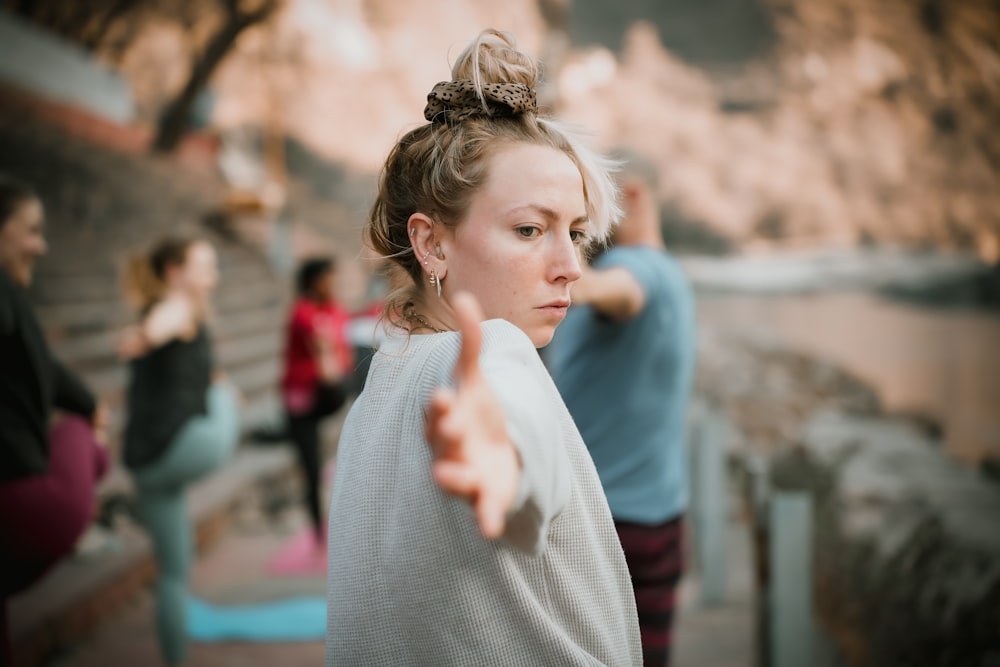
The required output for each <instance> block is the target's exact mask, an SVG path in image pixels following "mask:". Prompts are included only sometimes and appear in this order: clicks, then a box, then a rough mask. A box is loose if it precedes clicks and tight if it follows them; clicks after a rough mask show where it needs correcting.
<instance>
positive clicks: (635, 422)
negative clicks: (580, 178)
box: [545, 149, 695, 665]
mask: <svg viewBox="0 0 1000 667" xmlns="http://www.w3.org/2000/svg"><path fill="white" fill-rule="evenodd" d="M613 157H615V158H616V159H618V160H620V161H621V162H622V168H621V171H620V172H619V174H618V180H619V183H620V185H621V189H622V198H623V199H622V206H623V208H624V213H625V216H624V219H623V220H622V223H621V225H620V227H619V228H618V229H617V230H616V231H615V234H614V237H613V239H612V247H611V248H610V249H609V250H607V251H606V252H604V253H603V254H602V255H600V256H599V257H598V258H597V259H596V260H595V261H594V262H593V265H592V267H591V270H585V271H584V273H583V276H582V277H581V278H580V280H579V281H578V282H577V283H576V284H575V285H574V286H573V292H572V296H573V306H574V307H573V308H571V309H570V312H569V314H568V315H567V317H566V320H565V321H564V322H563V324H562V326H561V327H559V329H558V330H557V331H556V334H555V338H554V339H553V341H552V343H551V344H550V345H549V347H548V348H547V349H546V350H545V358H546V362H547V364H548V366H549V369H550V371H551V373H552V376H553V378H554V379H555V382H556V385H557V386H558V388H559V391H560V393H561V394H562V397H563V399H564V400H565V402H566V405H567V406H568V407H569V410H570V413H571V414H572V415H573V419H574V420H575V421H576V424H577V426H578V427H579V429H580V433H581V435H582V436H583V440H584V443H586V445H587V448H588V450H589V451H590V453H591V455H592V456H593V459H594V464H595V465H596V467H597V471H598V474H599V475H600V478H601V483H602V485H603V487H604V491H605V493H606V494H607V498H608V504H609V506H610V507H611V513H612V515H613V517H614V520H615V527H616V529H617V531H618V536H619V539H620V540H621V543H622V548H623V550H624V551H625V558H626V560H627V562H628V566H629V571H630V574H631V577H632V586H633V588H634V590H635V598H636V606H637V607H638V612H639V626H640V630H641V633H642V644H643V658H644V662H645V664H646V665H653V664H655V665H666V664H668V662H669V658H670V647H671V643H672V642H671V626H672V622H673V609H674V603H675V598H676V589H677V583H678V581H679V579H680V576H681V573H682V571H683V562H684V561H683V557H682V556H683V554H682V539H681V537H682V532H683V525H682V521H683V516H684V512H685V510H686V508H687V503H688V479H687V471H688V466H687V455H686V443H685V440H686V415H687V407H688V398H689V395H690V391H691V382H692V374H693V370H694V364H695V305H694V296H693V293H692V290H691V287H690V284H689V282H688V279H687V277H686V276H685V274H684V272H683V270H682V269H681V267H680V265H679V264H678V263H677V261H676V260H675V259H674V258H673V257H671V256H670V254H669V253H668V252H667V249H666V246H665V244H664V242H663V236H662V233H661V230H660V217H659V206H658V203H657V198H656V191H657V187H658V173H657V170H656V168H655V166H654V165H653V164H652V163H651V162H650V161H649V160H648V159H646V158H645V157H643V156H641V155H639V154H637V153H635V152H634V151H631V150H629V149H619V150H616V151H615V152H614V153H613Z"/></svg>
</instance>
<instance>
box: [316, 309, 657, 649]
mask: <svg viewBox="0 0 1000 667" xmlns="http://www.w3.org/2000/svg"><path fill="white" fill-rule="evenodd" d="M482 326H483V351H482V354H481V356H480V366H481V368H482V370H483V373H484V376H485V377H486V379H487V381H488V382H489V384H490V386H491V387H492V388H493V390H494V391H495V392H496V393H497V395H498V396H499V398H500V400H501V402H502V403H503V405H504V409H505V412H506V416H507V428H508V433H509V435H510V436H511V439H512V440H513V442H514V444H515V445H516V446H517V448H518V450H519V452H520V455H521V460H522V464H523V471H522V476H521V488H520V491H519V495H518V500H517V503H516V505H515V509H514V511H513V512H512V514H511V516H510V517H509V518H508V524H507V530H506V533H505V534H504V537H503V538H502V539H500V540H496V541H493V542H490V541H487V540H484V539H483V538H482V537H481V536H480V534H479V530H478V528H477V526H476V522H475V519H474V517H473V514H472V511H471V509H470V508H469V506H468V505H467V504H466V503H465V502H464V501H461V500H458V499H455V498H452V497H450V496H448V495H446V494H445V493H443V492H442V491H441V490H440V489H439V488H438V487H437V486H436V485H435V483H434V481H433V479H432V478H431V473H430V466H431V455H430V450H429V446H428V444H427V441H426V440H425V438H424V407H425V406H426V405H427V402H428V399H429V398H430V396H431V393H432V392H433V391H434V389H436V388H437V387H440V386H446V385H447V386H450V385H452V372H453V368H454V365H455V360H456V358H457V356H458V350H459V344H460V339H459V335H458V334H457V333H444V334H434V335H425V336H411V337H410V338H409V339H391V340H389V341H386V342H385V343H383V345H382V348H381V350H380V351H379V352H378V353H377V354H376V356H375V358H374V359H373V361H372V364H371V369H370V371H369V375H368V380H367V382H366V385H365V390H364V392H363V393H362V394H361V396H360V397H359V398H358V400H357V401H356V402H355V404H354V406H353V407H352V409H351V412H350V414H349V415H348V417H347V421H346V423H345V424H344V429H343V433H342V435H341V440H340V447H339V450H338V455H337V472H336V478H335V480H334V485H333V498H332V500H331V505H330V518H329V569H328V575H327V605H328V609H329V614H328V620H327V623H328V626H327V638H326V664H327V666H328V667H330V666H332V665H545V666H550V665H600V664H606V665H639V664H641V663H642V652H641V648H640V642H639V628H638V623H637V620H636V612H635V600H634V598H633V594H632V586H631V584H630V581H629V574H628V569H627V567H626V564H625V558H624V556H623V554H622V550H621V546H620V545H619V542H618V537H617V535H616V533H615V529H614V524H613V522H612V519H611V513H610V512H609V510H608V505H607V502H606V500H605V498H604V494H603V492H602V490H601V485H600V481H599V479H598V477H597V473H596V471H595V469H594V465H593V463H592V461H591V459H590V456H589V454H588V453H587V450H586V448H585V446H584V444H583V441H582V440H581V438H580V435H579V432H578V431H577V429H576V426H575V425H574V424H573V420H572V418H571V417H570V415H569V412H568V411H567V410H566V407H565V405H564V404H563V402H562V399H561V398H560V397H559V393H558V391H557V390H556V388H555V385H554V384H553V383H552V381H551V379H550V377H549V374H548V372H547V370H546V369H545V367H544V366H543V365H542V363H541V361H540V360H539V358H538V354H537V352H536V350H535V349H534V347H533V345H532V344H531V341H530V340H529V339H528V337H527V336H526V335H525V334H524V333H523V332H522V331H521V330H520V329H518V328H517V327H515V326H514V325H512V324H510V323H508V322H506V321H503V320H491V321H489V322H485V323H483V325H482Z"/></svg>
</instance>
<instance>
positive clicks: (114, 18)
mask: <svg viewBox="0 0 1000 667" xmlns="http://www.w3.org/2000/svg"><path fill="white" fill-rule="evenodd" d="M281 4H282V0H215V1H214V2H206V1H205V0H75V1H74V2H66V1H65V0H7V1H6V2H4V3H3V6H4V7H6V8H7V9H9V10H11V11H13V12H15V13H17V14H18V15H20V16H22V17H23V18H26V19H28V20H29V21H31V22H32V23H35V24H37V25H40V26H42V27H44V28H47V29H48V30H51V31H53V32H55V33H57V34H59V35H61V36H62V37H64V38H66V39H68V40H70V41H72V42H74V43H76V44H78V45H79V46H81V47H83V48H84V49H86V50H88V51H90V52H92V53H95V54H101V55H103V56H104V57H106V58H108V59H109V60H111V61H112V62H114V63H119V62H121V60H122V58H123V57H124V55H125V53H127V52H128V50H129V48H130V47H131V46H132V44H133V43H134V41H135V40H136V39H137V38H138V37H140V36H141V35H142V34H143V30H142V28H143V27H144V26H145V25H146V24H147V23H150V22H154V21H168V22H171V23H174V24H176V25H180V26H181V28H182V29H184V31H185V32H186V33H188V34H189V35H190V34H191V33H193V32H195V31H194V28H195V26H196V25H198V24H199V23H202V22H203V21H206V20H209V21H218V26H217V27H215V28H214V30H213V31H212V32H211V35H210V36H209V37H208V39H207V40H206V41H205V42H204V46H202V47H200V48H199V47H197V46H195V48H194V55H193V56H192V61H191V69H190V73H189V74H188V77H187V80H186V82H185V84H184V86H183V87H181V89H180V90H179V91H178V92H177V94H176V95H175V96H174V98H173V99H172V100H171V101H170V102H169V103H168V104H167V105H166V106H165V107H164V111H163V114H162V115H161V117H160V121H159V125H158V127H157V132H156V137H155V139H154V140H153V145H152V148H153V150H155V151H157V152H169V151H172V150H173V149H174V148H176V146H177V144H178V143H179V142H180V140H181V138H182V137H183V135H184V131H185V129H186V128H187V123H188V118H189V116H190V113H191V108H192V106H193V105H194V102H195V100H196V99H197V97H198V94H199V93H200V92H201V91H202V90H203V89H204V88H205V86H206V85H207V84H208V82H209V80H210V79H211V77H212V74H214V73H215V70H216V69H217V68H218V66H219V65H220V64H221V63H222V61H223V60H224V59H225V57H226V55H228V53H229V52H230V51H231V50H232V48H233V46H234V45H235V44H236V41H237V39H239V37H240V35H241V34H243V33H244V31H246V30H247V29H248V28H250V27H252V26H255V25H258V24H261V23H264V22H265V21H267V20H268V19H269V18H270V17H271V16H273V15H274V14H275V13H276V12H277V10H278V9H279V8H280V7H281ZM220 15H221V20H219V18H220ZM199 41H200V40H199Z"/></svg>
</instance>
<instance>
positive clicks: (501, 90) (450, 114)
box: [424, 80, 538, 123]
mask: <svg viewBox="0 0 1000 667" xmlns="http://www.w3.org/2000/svg"><path fill="white" fill-rule="evenodd" d="M537 112H538V102H537V99H536V96H535V91H534V89H533V88H529V87H528V86H526V85H524V84H523V83H488V84H486V85H484V86H482V87H478V86H477V85H476V84H475V82H473V81H468V80H462V81H442V82H440V83H438V84H437V85H436V86H434V88H433V89H432V90H431V92H430V93H428V95H427V106H426V107H424V118H426V119H427V120H429V121H431V122H432V123H434V122H459V121H462V120H465V119H466V118H473V117H476V116H516V115H518V114H524V113H532V114H533V113H537Z"/></svg>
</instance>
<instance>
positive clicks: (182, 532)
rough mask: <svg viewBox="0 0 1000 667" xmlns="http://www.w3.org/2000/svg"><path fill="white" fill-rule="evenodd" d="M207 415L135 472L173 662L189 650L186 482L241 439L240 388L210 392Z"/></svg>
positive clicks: (161, 629)
mask: <svg viewBox="0 0 1000 667" xmlns="http://www.w3.org/2000/svg"><path fill="white" fill-rule="evenodd" d="M207 398H208V401H207V402H208V413H207V414H206V415H199V416H197V417H193V418H191V419H190V420H189V421H188V422H187V423H185V424H184V426H183V427H181V430H180V431H179V432H178V433H177V435H176V436H175V437H174V439H173V441H172V442H171V443H170V447H169V448H168V449H167V452H166V453H165V454H164V456H163V458H161V459H160V460H159V461H157V462H156V463H153V464H151V465H148V466H144V467H142V468H139V469H136V470H133V471H132V474H133V476H134V478H135V483H136V491H137V497H138V498H137V499H138V505H139V514H140V516H141V517H142V520H143V523H145V525H146V529H147V530H148V531H149V535H150V537H151V538H152V541H153V553H154V554H155V556H156V563H157V566H158V575H157V580H156V631H157V634H158V636H159V639H160V650H161V652H162V653H163V658H164V660H165V661H166V663H167V664H168V665H179V664H181V663H182V662H183V661H184V658H185V656H186V653H187V641H186V635H187V628H186V627H185V614H184V608H185V605H186V601H187V589H188V578H189V576H190V573H191V563H192V562H193V560H194V536H193V534H192V532H193V531H192V527H191V519H190V517H189V516H188V512H187V502H186V499H185V491H186V490H187V486H188V485H189V484H190V483H191V482H193V481H195V480H196V479H198V478H199V477H202V476H203V475H206V474H208V473H210V472H212V471H213V470H215V469H216V468H218V467H219V466H220V465H221V464H222V463H223V462H224V461H225V460H226V459H227V458H228V457H229V456H230V455H231V454H232V452H233V449H234V448H235V446H236V442H237V440H238V439H239V412H238V409H237V404H236V392H235V391H234V390H233V388H232V387H231V386H230V385H228V384H224V383H216V384H214V385H212V387H211V388H209V390H208V397H207Z"/></svg>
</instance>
